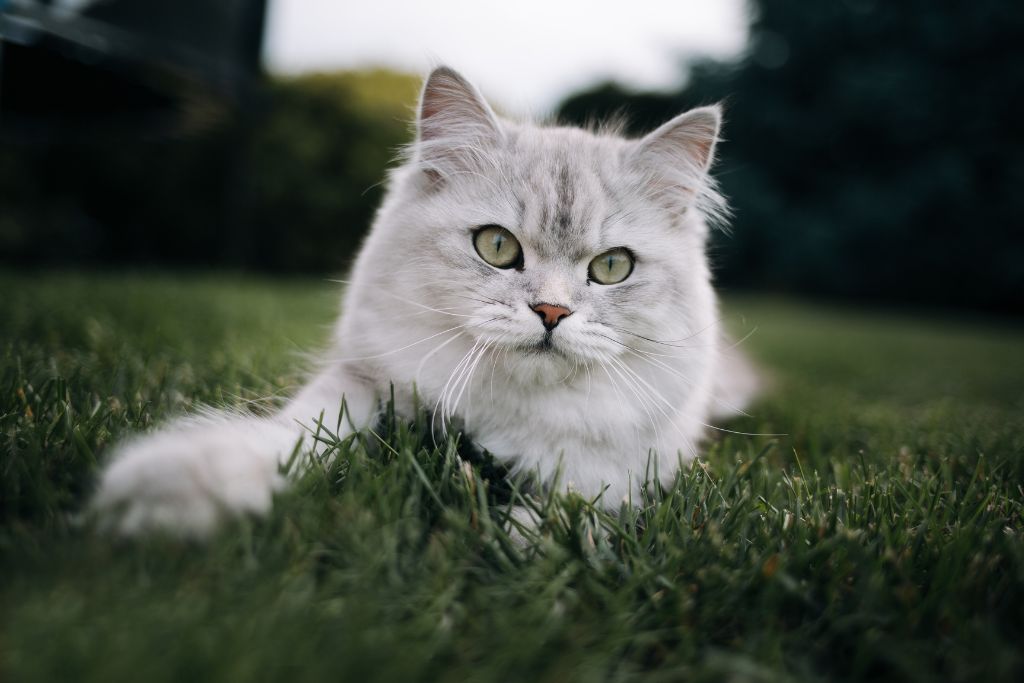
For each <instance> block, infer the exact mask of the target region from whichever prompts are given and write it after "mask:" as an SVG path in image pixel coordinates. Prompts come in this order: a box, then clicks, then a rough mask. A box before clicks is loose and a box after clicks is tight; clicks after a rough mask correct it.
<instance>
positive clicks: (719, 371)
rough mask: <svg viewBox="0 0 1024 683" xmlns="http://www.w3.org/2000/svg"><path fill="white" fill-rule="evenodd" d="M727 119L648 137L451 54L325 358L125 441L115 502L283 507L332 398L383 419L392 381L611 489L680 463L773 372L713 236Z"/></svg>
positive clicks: (153, 516) (211, 516) (182, 525)
mask: <svg viewBox="0 0 1024 683" xmlns="http://www.w3.org/2000/svg"><path fill="white" fill-rule="evenodd" d="M720 120H721V114H720V111H719V109H718V107H715V106H711V107H703V108H700V109H694V110H692V111H689V112H686V113H683V114H680V115H679V116H677V117H676V118H674V119H672V120H671V121H669V122H667V123H665V124H664V125H662V126H661V127H660V128H658V129H657V130H655V131H654V132H652V133H650V134H649V135H647V136H646V137H643V138H640V139H628V138H625V137H623V136H622V135H621V134H619V133H618V132H616V131H614V130H611V129H608V130H597V131H588V130H581V129H577V128H566V127H547V126H540V125H535V124H531V123H519V122H512V121H507V120H504V119H502V118H499V117H498V116H496V115H495V113H494V112H493V111H492V110H491V108H490V107H489V106H488V104H487V103H486V102H485V101H484V99H483V98H482V97H481V96H480V94H479V93H478V92H477V90H476V89H475V88H474V87H473V86H472V85H470V84H469V83H468V82H467V81H466V80H465V79H463V78H462V76H460V75H459V74H457V73H456V72H454V71H452V70H451V69H448V68H444V67H442V68H438V69H436V70H434V71H433V72H432V73H431V74H430V76H429V77H428V78H427V80H426V82H425V84H424V87H423V91H422V95H421V99H420V103H419V110H418V117H417V130H416V132H417V135H416V140H415V142H414V143H413V144H412V145H411V146H410V147H409V149H408V150H407V153H406V156H405V160H404V162H403V163H401V164H400V165H399V166H397V168H395V169H394V170H393V171H392V172H391V174H390V177H389V181H388V190H387V195H386V197H385V199H384V202H383V204H382V206H381V207H380V210H379V211H378V213H377V217H376V220H375V221H374V224H373V228H372V230H371V231H370V234H369V237H368V238H367V240H366V243H365V244H364V245H363V247H362V250H361V252H360V253H359V257H358V260H357V261H356V264H355V267H354V270H353V271H352V274H351V276H350V283H349V286H348V287H347V289H346V291H345V296H344V302H343V308H342V315H341V319H340V320H339V321H338V323H337V326H336V329H335V334H334V338H333V343H332V345H331V347H330V350H329V351H328V352H327V353H326V354H325V355H323V357H322V359H321V360H322V362H321V364H320V369H319V371H318V373H317V374H316V375H315V376H313V377H312V379H311V380H310V381H309V383H308V384H307V385H306V386H305V388H304V389H302V390H301V391H300V392H299V393H298V394H297V395H296V396H295V397H294V398H292V399H291V400H290V401H289V402H287V404H286V405H284V407H283V408H281V409H280V410H279V411H278V412H277V413H276V414H274V415H272V416H269V417H256V416H252V415H240V414H237V413H231V412H222V413H217V412H208V413H207V414H205V415H203V416H199V417H191V418H183V419H179V420H177V421H174V422H171V423H169V424H167V425H165V426H164V427H162V428H161V429H159V430H158V431H156V432H154V433H152V434H148V435H144V436H140V437H137V438H135V439H133V440H130V441H128V442H126V443H124V444H122V445H120V446H119V447H118V448H117V449H115V453H114V458H113V459H112V461H111V464H110V465H109V466H108V467H107V469H106V470H105V471H104V473H103V475H102V478H101V480H100V484H99V489H98V491H97V494H96V496H95V498H94V500H93V507H94V509H96V510H98V511H99V513H100V514H101V515H102V516H103V517H104V518H105V519H106V520H107V521H108V522H109V523H110V524H111V525H112V526H114V527H115V528H116V529H118V530H120V531H121V532H124V533H128V534H131V533H137V532H140V531H144V530H148V529H162V530H165V531H170V532H173V533H179V534H184V535H203V534H205V533H208V532H209V531H211V530H212V529H214V528H215V527H216V526H217V524H218V522H219V521H221V520H222V519H224V518H226V517H231V516H237V515H240V514H245V513H257V514H258V513H263V512H266V511H267V510H268V509H269V507H270V505H271V500H272V496H273V494H274V492H275V491H278V490H280V489H281V488H282V487H283V486H285V485H286V483H287V482H286V477H284V476H283V475H282V474H281V468H280V465H281V463H282V462H283V461H284V460H286V459H288V458H289V457H290V456H291V455H292V453H293V452H295V449H296V445H297V443H298V442H299V441H300V440H302V439H306V444H305V447H307V448H308V447H309V440H310V439H309V434H310V430H311V429H313V428H315V423H316V420H317V419H318V418H319V417H320V416H321V415H326V416H327V417H328V421H331V422H332V427H333V419H334V417H335V416H337V415H338V413H339V406H340V405H341V402H342V397H344V400H345V403H346V405H347V415H346V419H345V420H344V421H343V422H344V424H343V430H344V429H348V430H352V429H360V428H363V427H365V426H372V424H373V423H374V421H375V420H376V419H377V417H378V415H379V413H380V410H381V407H382V404H383V403H384V402H386V401H388V400H389V399H390V396H391V388H392V387H393V390H394V400H395V410H396V411H397V413H398V414H399V415H405V416H412V414H413V411H414V410H415V408H414V406H427V407H429V408H431V409H432V410H433V414H434V422H435V424H437V425H442V424H444V425H451V424H453V423H454V424H455V425H457V429H458V430H459V431H461V432H463V433H464V434H465V435H466V437H465V438H466V439H468V440H469V441H471V442H472V443H473V444H475V445H476V446H477V447H478V448H480V449H484V450H486V451H488V452H490V453H491V454H493V456H494V457H495V458H497V459H498V460H499V461H500V462H503V463H504V464H506V465H508V466H509V468H510V469H511V470H512V471H525V472H529V473H532V474H535V475H536V476H537V477H538V478H539V480H540V482H541V483H542V484H543V483H551V482H553V481H555V480H556V478H557V481H559V482H561V485H562V486H568V487H571V488H572V489H574V490H576V491H578V492H580V493H581V494H583V495H585V496H587V497H597V496H598V495H599V494H600V499H599V500H600V502H601V504H603V505H605V506H606V507H618V506H619V505H620V504H621V502H622V501H623V500H624V499H628V498H629V497H630V496H633V497H634V498H635V499H639V498H638V496H637V493H638V490H639V487H640V485H641V484H643V483H644V481H645V477H648V476H651V473H655V472H656V473H657V477H658V479H660V480H661V482H662V483H667V482H670V481H671V480H672V479H673V477H674V475H675V474H676V472H677V471H678V469H679V467H680V465H681V464H682V463H684V462H686V461H688V460H690V459H692V458H693V457H694V456H695V455H696V454H697V453H698V449H699V447H700V443H701V439H702V438H703V436H704V435H705V433H706V431H707V429H708V427H709V425H710V423H711V421H712V420H714V419H716V418H718V417H721V416H723V415H727V414H729V413H730V412H736V411H739V410H740V409H741V408H742V407H743V405H744V404H745V403H746V402H747V400H748V399H749V398H750V393H751V390H752V387H753V385H754V383H755V382H754V378H753V375H752V374H751V373H750V371H749V369H748V368H749V366H747V365H746V364H745V363H744V362H743V360H742V358H738V357H736V356H735V355H734V353H730V354H726V353H723V349H724V343H723V340H724V335H723V333H722V331H721V329H720V328H719V325H718V310H717V303H716V298H715V294H714V291H713V289H712V286H711V276H710V272H709V268H708V261H707V257H706V253H705V252H706V245H707V240H708V231H709V223H712V222H714V221H716V220H720V219H721V218H722V216H723V215H724V213H725V207H724V203H723V200H722V198H721V197H720V195H719V194H718V193H717V192H716V191H715V185H714V182H713V180H712V179H711V178H710V177H709V175H708V171H709V168H710V166H711V163H712V159H713V156H714V151H715V143H716V141H717V139H718V134H719V126H720ZM414 394H415V395H416V398H415V399H414Z"/></svg>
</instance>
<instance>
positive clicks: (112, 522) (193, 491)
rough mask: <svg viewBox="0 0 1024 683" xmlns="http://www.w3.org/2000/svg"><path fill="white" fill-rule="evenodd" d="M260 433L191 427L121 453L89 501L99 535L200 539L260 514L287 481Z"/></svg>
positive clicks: (156, 436)
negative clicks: (221, 525) (164, 535)
mask: <svg viewBox="0 0 1024 683" xmlns="http://www.w3.org/2000/svg"><path fill="white" fill-rule="evenodd" d="M260 432H261V430H260V429H259V428H258V426H257V425H245V424H241V425H240V424H230V423H227V424H201V423H200V424H188V425H181V426H177V427H172V428H170V429H166V430H164V431H160V432H157V433H155V434H152V435H149V436H145V437H142V438H139V439H137V440H135V441H131V442H129V443H127V444H125V445H123V446H122V447H121V448H120V450H119V452H118V453H116V455H115V457H114V459H113V461H112V462H111V464H110V465H109V466H108V467H107V469H106V470H105V471H104V472H103V475H102V476H101V478H100V482H99V488H98V490H97V492H96V495H95V497H94V498H93V501H92V511H93V512H94V513H95V514H96V515H97V516H98V519H99V523H100V525H101V528H104V529H109V530H113V531H115V532H117V533H120V534H124V535H129V536H130V535H137V534H140V533H143V532H147V531H162V532H165V533H169V534H172V535H176V536H185V537H203V536H206V535H209V534H210V532H212V531H213V530H214V529H215V528H216V527H217V526H218V524H219V523H220V522H221V521H222V520H224V519H227V518H231V517H238V516H241V515H244V514H257V515H259V514H265V513H266V512H267V511H269V509H270V506H271V502H272V498H273V494H274V492H276V491H279V490H280V489H281V488H282V487H283V486H284V477H283V476H282V475H281V474H280V472H279V468H278V458H277V454H276V453H274V452H272V451H271V450H270V449H269V448H268V441H267V439H266V438H265V435H261V434H260ZM271 441H272V440H271Z"/></svg>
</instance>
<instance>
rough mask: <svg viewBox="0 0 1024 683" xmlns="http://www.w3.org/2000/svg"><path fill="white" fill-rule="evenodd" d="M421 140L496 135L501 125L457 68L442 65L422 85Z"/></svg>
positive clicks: (428, 141) (419, 123)
mask: <svg viewBox="0 0 1024 683" xmlns="http://www.w3.org/2000/svg"><path fill="white" fill-rule="evenodd" d="M416 128H417V133H418V139H419V141H420V142H427V143H430V142H433V141H436V140H444V139H453V140H458V139H463V138H471V139H476V140H480V139H481V138H487V137H496V136H497V135H499V133H500V130H501V126H500V125H499V123H498V118H497V117H496V116H495V115H494V112H493V111H491V108H490V106H488V104H487V102H486V101H484V98H483V97H481V96H480V93H479V92H478V91H477V89H476V88H474V87H473V86H472V85H471V84H470V83H469V81H467V80H466V79H465V78H463V77H462V76H461V75H460V74H458V73H457V72H456V71H455V70H454V69H450V68H448V67H446V66H439V67H437V68H436V69H434V70H433V71H432V72H431V73H430V75H429V76H428V77H427V80H426V82H425V83H424V84H423V93H422V94H421V95H420V106H419V117H418V119H417V123H416Z"/></svg>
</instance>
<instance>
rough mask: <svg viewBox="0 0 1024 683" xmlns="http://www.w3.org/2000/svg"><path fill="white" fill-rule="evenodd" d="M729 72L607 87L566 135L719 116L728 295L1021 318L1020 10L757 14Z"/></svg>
mask: <svg viewBox="0 0 1024 683" xmlns="http://www.w3.org/2000/svg"><path fill="white" fill-rule="evenodd" d="M752 10H753V11H752V26H751V43H750V47H749V50H748V52H747V54H746V55H745V57H744V58H743V59H742V60H740V61H739V62H737V63H725V64H723V63H714V62H704V63H699V64H697V65H695V67H694V68H693V70H692V72H691V76H690V78H689V80H688V82H687V84H686V86H685V87H684V88H683V89H682V90H681V91H680V92H677V93H673V94H658V93H645V94H635V93H630V92H628V91H626V90H624V89H622V88H620V87H618V86H616V85H614V84H609V85H605V86H602V87H599V88H596V89H594V90H591V91H589V92H586V93H581V94H578V95H576V96H574V97H572V98H570V99H568V100H567V101H566V102H565V103H564V104H563V106H562V108H561V112H560V113H561V117H562V118H563V119H565V120H567V121H572V122H584V121H586V120H588V119H593V118H600V117H603V116H606V115H608V114H611V113H616V112H624V113H626V114H627V115H628V116H629V118H630V120H631V122H632V125H633V130H634V132H640V131H643V130H649V129H651V128H653V127H654V126H656V125H657V124H658V123H661V122H662V121H664V120H666V119H668V118H669V117H670V116H672V115H674V114H675V113H677V112H679V111H680V110H682V109H685V108H687V107H691V106H694V105H697V104H703V103H707V102H712V101H718V100H724V101H725V102H726V128H725V137H726V143H725V144H724V145H722V147H721V156H722V160H721V163H720V164H719V166H718V174H717V175H718V177H719V179H720V180H721V183H722V185H723V188H724V190H725V192H726V194H727V195H728V196H729V197H730V199H731V201H732V204H733V206H734V207H735V209H736V217H735V221H734V226H735V229H734V231H733V234H732V235H719V236H718V238H717V243H716V245H715V262H716V266H717V267H716V271H717V273H718V277H719V280H720V282H722V283H723V284H724V285H726V286H727V287H730V286H731V287H754V288H758V289H773V290H784V291H796V292H801V293H804V294H810V295H814V296H819V295H820V296H833V297H835V296H839V297H843V298H849V299H860V298H867V299H871V300H875V301H887V302H898V303H907V302H912V303H924V304H928V305H936V306H957V307H972V308H977V309H987V310H1001V311H1015V312H1021V311H1024V219H1022V217H1024V192H1022V191H1021V187H1024V126H1022V124H1021V120H1022V116H1024V41H1022V36H1024V4H1022V3H1019V2H1018V3H1014V2H1004V1H1003V0H978V1H976V2H971V3H933V2H926V1H925V0H908V1H907V2H898V3H894V2H890V3H886V2H880V1H879V2H873V1H872V0H847V1H846V2H830V3H807V2H799V1H797V0H760V1H759V2H756V3H754V5H753V6H752Z"/></svg>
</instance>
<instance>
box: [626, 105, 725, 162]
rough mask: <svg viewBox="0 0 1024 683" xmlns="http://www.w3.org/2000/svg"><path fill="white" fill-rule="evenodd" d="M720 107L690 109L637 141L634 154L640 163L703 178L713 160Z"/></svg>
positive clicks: (720, 120) (719, 128) (720, 124)
mask: <svg viewBox="0 0 1024 683" xmlns="http://www.w3.org/2000/svg"><path fill="white" fill-rule="evenodd" d="M721 127H722V108H721V107H720V106H719V105H717V104H715V105H711V106H709V107H700V108H698V109H691V110H690V111H688V112H686V113H685V114H680V115H679V116H677V117H675V118H674V119H672V120H671V121H669V122H668V123H665V124H663V125H662V126H661V127H659V128H658V129H657V130H655V131H654V132H653V133H650V134H648V135H647V136H646V137H644V138H643V139H641V140H640V142H639V144H638V146H637V148H636V150H635V152H634V154H635V159H636V160H637V161H638V162H639V163H642V164H645V165H648V166H652V167H661V168H673V169H675V170H676V171H683V172H688V173H690V174H699V175H704V174H706V173H707V172H708V170H709V169H710V168H711V164H712V162H713V161H714V158H715V145H716V143H717V142H718V133H719V131H720V130H721Z"/></svg>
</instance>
